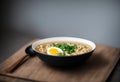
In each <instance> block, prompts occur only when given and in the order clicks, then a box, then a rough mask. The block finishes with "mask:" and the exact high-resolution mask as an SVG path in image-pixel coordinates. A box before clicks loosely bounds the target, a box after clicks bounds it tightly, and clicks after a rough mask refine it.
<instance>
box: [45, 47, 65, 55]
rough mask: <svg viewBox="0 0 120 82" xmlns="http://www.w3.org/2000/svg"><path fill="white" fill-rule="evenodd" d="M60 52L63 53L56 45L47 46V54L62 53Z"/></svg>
mask: <svg viewBox="0 0 120 82" xmlns="http://www.w3.org/2000/svg"><path fill="white" fill-rule="evenodd" d="M62 53H63V51H62V50H61V49H60V48H57V47H49V48H48V49H47V54H49V55H54V56H58V55H59V54H62Z"/></svg>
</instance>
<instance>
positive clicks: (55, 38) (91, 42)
mask: <svg viewBox="0 0 120 82" xmlns="http://www.w3.org/2000/svg"><path fill="white" fill-rule="evenodd" d="M61 39H62V40H61ZM70 40H71V41H70ZM52 41H53V42H54V41H70V42H79V43H85V44H88V45H90V46H91V47H92V50H91V51H89V52H86V53H83V54H78V55H72V56H54V55H48V54H44V53H41V52H38V51H36V50H35V47H36V46H37V45H38V44H43V43H47V42H52ZM32 49H33V50H34V51H35V52H36V53H38V54H42V55H47V56H53V57H73V56H80V55H81V56H82V55H84V54H87V53H90V52H93V51H94V50H95V49H96V44H95V43H94V42H93V41H90V40H87V39H83V38H77V37H50V38H44V39H39V40H37V41H35V42H33V43H32Z"/></svg>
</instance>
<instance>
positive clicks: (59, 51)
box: [35, 41, 92, 56]
mask: <svg viewBox="0 0 120 82" xmlns="http://www.w3.org/2000/svg"><path fill="white" fill-rule="evenodd" d="M35 50H36V51H37V52H40V53H43V54H51V55H56V56H73V55H80V54H84V53H88V52H90V51H91V50H92V47H91V46H90V45H88V44H84V43H78V42H67V41H66V42H65V41H64V42H48V43H43V44H39V45H37V46H36V47H35Z"/></svg>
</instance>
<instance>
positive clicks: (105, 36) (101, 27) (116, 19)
mask: <svg viewBox="0 0 120 82" xmlns="http://www.w3.org/2000/svg"><path fill="white" fill-rule="evenodd" d="M9 17H10V18H9V23H10V26H11V27H12V28H13V29H16V30H17V31H20V32H24V33H27V34H31V35H35V36H36V35H37V36H38V37H43V38H44V37H53V36H75V37H81V38H86V39H89V40H92V41H94V42H97V43H103V44H108V45H111V46H115V47H120V36H119V35H120V33H119V31H120V2H118V1H115V0H113V1H112V0H109V1H108V0H101V1H99V0H97V1H96V0H89V1H88V0H82V1H81V0H59V1H58V0H57V1H55V0H52V1H51V0H48V1H46V0H32V1H31V0H28V1H21V0H20V1H14V3H13V5H12V7H11V15H10V16H9Z"/></svg>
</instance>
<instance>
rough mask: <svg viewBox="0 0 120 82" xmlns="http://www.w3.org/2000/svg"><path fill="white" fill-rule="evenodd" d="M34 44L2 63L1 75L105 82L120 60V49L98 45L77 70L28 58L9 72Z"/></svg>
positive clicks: (59, 81)
mask: <svg viewBox="0 0 120 82" xmlns="http://www.w3.org/2000/svg"><path fill="white" fill-rule="evenodd" d="M33 42H34V41H32V42H30V43H28V44H26V45H25V46H24V47H22V48H21V49H20V50H18V51H17V52H16V53H15V54H13V55H12V56H11V57H9V58H8V59H7V60H5V61H4V62H3V63H1V64H0V74H3V75H7V76H12V77H17V78H24V79H29V80H32V81H33V80H34V81H47V82H104V81H106V79H107V78H108V76H109V75H110V73H111V72H112V70H113V68H114V67H115V65H116V63H117V61H118V60H119V58H120V49H117V48H113V47H110V46H105V45H98V44H97V48H96V50H95V52H94V53H93V55H92V56H91V57H90V58H89V59H88V60H87V61H86V62H85V63H84V64H83V65H80V66H79V67H77V68H72V69H69V68H68V69H59V68H55V67H50V66H48V65H46V64H45V63H44V62H42V61H41V60H40V59H39V58H38V57H37V56H35V57H29V58H27V59H26V61H24V62H22V63H21V65H19V66H18V67H17V68H14V69H13V68H12V71H8V70H9V69H10V70H11V67H12V66H14V65H15V64H16V62H18V61H19V60H20V59H21V58H22V57H26V53H25V48H26V47H27V46H28V45H30V44H32V43H33ZM0 79H3V78H0Z"/></svg>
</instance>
